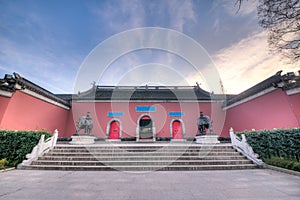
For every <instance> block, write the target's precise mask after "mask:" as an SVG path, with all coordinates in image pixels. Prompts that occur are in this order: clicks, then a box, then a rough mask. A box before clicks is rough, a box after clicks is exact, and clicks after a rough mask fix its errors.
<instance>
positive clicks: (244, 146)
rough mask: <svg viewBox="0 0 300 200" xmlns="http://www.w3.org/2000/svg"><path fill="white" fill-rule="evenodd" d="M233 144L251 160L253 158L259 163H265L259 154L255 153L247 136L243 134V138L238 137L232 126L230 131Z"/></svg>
mask: <svg viewBox="0 0 300 200" xmlns="http://www.w3.org/2000/svg"><path fill="white" fill-rule="evenodd" d="M229 134H230V139H231V144H232V146H233V148H235V149H236V150H237V151H238V152H240V153H242V154H243V155H244V156H246V157H247V158H248V159H249V160H252V161H253V162H254V163H255V164H257V165H260V166H262V165H264V162H263V161H262V160H261V159H259V158H258V154H256V153H254V151H253V149H252V147H251V146H250V145H249V144H248V143H247V140H246V136H245V135H244V134H242V139H240V138H239V137H237V136H236V135H235V133H234V131H233V128H230V131H229Z"/></svg>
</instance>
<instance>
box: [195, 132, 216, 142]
mask: <svg viewBox="0 0 300 200" xmlns="http://www.w3.org/2000/svg"><path fill="white" fill-rule="evenodd" d="M195 139H196V143H198V144H217V143H220V142H219V140H218V136H217V135H213V134H211V135H199V136H196V137H195Z"/></svg>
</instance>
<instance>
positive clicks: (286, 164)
mask: <svg viewBox="0 0 300 200" xmlns="http://www.w3.org/2000/svg"><path fill="white" fill-rule="evenodd" d="M265 162H266V163H267V164H269V165H274V166H277V167H282V168H285V169H290V170H294V171H299V172H300V162H297V161H295V160H287V159H284V158H280V157H272V158H267V159H265Z"/></svg>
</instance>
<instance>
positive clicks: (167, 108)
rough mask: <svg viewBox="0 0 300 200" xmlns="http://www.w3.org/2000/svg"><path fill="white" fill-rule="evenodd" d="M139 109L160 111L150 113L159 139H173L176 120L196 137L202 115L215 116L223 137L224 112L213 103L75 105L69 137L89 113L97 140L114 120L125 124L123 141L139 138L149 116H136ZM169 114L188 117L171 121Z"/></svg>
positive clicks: (70, 120)
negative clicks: (138, 132) (141, 122)
mask: <svg viewBox="0 0 300 200" xmlns="http://www.w3.org/2000/svg"><path fill="white" fill-rule="evenodd" d="M136 106H155V107H156V112H149V113H148V114H149V115H150V116H151V118H152V120H153V122H154V126H155V128H156V134H157V137H170V123H171V121H172V119H175V118H176V119H181V120H182V121H183V122H184V127H185V132H186V136H187V137H194V136H195V135H196V134H197V118H198V117H199V113H200V111H203V112H204V114H206V115H209V116H211V118H212V120H214V121H215V122H216V123H215V124H214V130H215V131H216V132H217V133H220V131H221V130H222V128H223V123H224V118H223V117H222V116H219V114H220V112H222V110H221V107H220V105H214V104H212V103H209V102H201V103H193V102H181V103H176V102H174V103H172V102H159V103H155V102H149V103H148V102H140V103H139V102H130V103H128V102H113V103H110V102H96V103H86V102H74V103H73V105H72V113H70V114H69V116H68V122H67V127H68V128H67V134H66V135H65V137H70V136H71V135H72V134H74V133H75V129H76V128H75V123H76V122H75V121H77V120H78V119H79V117H80V116H83V115H86V113H87V112H88V111H89V112H91V117H92V119H93V124H94V127H93V134H94V135H95V136H96V137H102V138H105V137H106V127H107V125H108V123H109V121H110V120H111V119H113V118H116V119H119V120H120V121H121V126H122V137H135V136H136V127H137V123H138V119H139V117H140V116H141V115H143V114H147V112H136ZM108 112H123V113H124V115H123V116H121V117H108V115H107V113H108ZM169 112H184V116H182V117H170V116H169ZM222 113H223V112H222ZM74 119H75V121H74ZM220 119H221V120H220ZM222 120H223V121H222ZM219 121H222V123H217V122H219Z"/></svg>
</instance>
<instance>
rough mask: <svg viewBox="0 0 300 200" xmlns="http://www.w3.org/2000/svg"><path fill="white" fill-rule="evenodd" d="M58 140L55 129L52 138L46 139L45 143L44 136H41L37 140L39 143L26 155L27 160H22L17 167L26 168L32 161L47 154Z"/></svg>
mask: <svg viewBox="0 0 300 200" xmlns="http://www.w3.org/2000/svg"><path fill="white" fill-rule="evenodd" d="M57 138H58V131H57V129H56V130H55V131H54V134H53V136H52V137H50V138H48V139H47V140H46V141H45V135H41V138H40V140H39V143H38V144H37V145H36V146H35V147H34V148H33V149H32V151H31V153H30V154H27V155H26V158H27V160H23V162H22V163H21V164H20V165H19V166H18V168H19V167H21V166H22V165H23V166H28V165H30V164H31V163H32V161H35V160H37V159H38V157H40V156H42V155H43V154H44V153H47V152H48V151H49V150H51V149H53V148H54V146H55V145H56V142H57Z"/></svg>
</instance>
